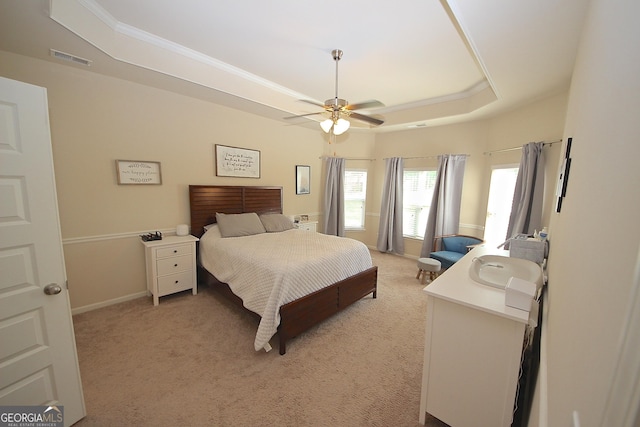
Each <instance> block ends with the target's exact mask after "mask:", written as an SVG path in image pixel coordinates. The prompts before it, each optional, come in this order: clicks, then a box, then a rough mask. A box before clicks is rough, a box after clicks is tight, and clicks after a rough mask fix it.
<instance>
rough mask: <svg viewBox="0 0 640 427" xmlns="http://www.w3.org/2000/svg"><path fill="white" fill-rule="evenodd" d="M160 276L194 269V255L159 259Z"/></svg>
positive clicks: (158, 269)
mask: <svg viewBox="0 0 640 427" xmlns="http://www.w3.org/2000/svg"><path fill="white" fill-rule="evenodd" d="M156 267H157V271H158V276H165V275H167V274H173V273H179V272H181V271H186V270H192V268H193V255H183V256H174V257H171V258H163V259H159V260H158V261H157V262H156Z"/></svg>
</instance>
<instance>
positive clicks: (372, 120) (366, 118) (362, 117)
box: [349, 113, 384, 126]
mask: <svg viewBox="0 0 640 427" xmlns="http://www.w3.org/2000/svg"><path fill="white" fill-rule="evenodd" d="M349 117H351V118H354V119H356V120H360V121H363V122H367V123H370V124H372V125H374V126H380V125H381V124H383V123H384V120H380V119H376V118H375V117H370V116H365V115H364V114H358V113H351V114H349Z"/></svg>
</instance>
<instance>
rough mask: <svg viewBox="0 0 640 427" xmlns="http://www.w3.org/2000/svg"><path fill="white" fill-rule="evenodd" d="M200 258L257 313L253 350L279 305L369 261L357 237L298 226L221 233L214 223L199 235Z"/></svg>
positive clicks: (263, 342) (268, 333)
mask: <svg viewBox="0 0 640 427" xmlns="http://www.w3.org/2000/svg"><path fill="white" fill-rule="evenodd" d="M200 262H201V264H202V266H203V267H204V268H206V269H207V270H208V271H209V272H210V273H211V274H213V275H214V276H215V277H216V278H217V279H218V280H219V281H221V282H224V283H227V284H229V286H230V288H231V290H232V291H233V293H234V294H236V295H237V296H239V297H240V298H242V301H243V304H244V306H245V307H246V308H248V309H249V310H251V311H253V312H255V313H257V314H259V315H260V316H261V317H262V319H261V321H260V325H259V326H258V332H257V333H256V339H255V342H254V347H255V349H256V351H257V350H260V349H262V348H265V349H268V348H270V347H269V340H270V339H271V337H273V335H274V334H275V333H276V332H277V328H278V325H279V324H280V306H281V305H283V304H286V303H288V302H291V301H293V300H295V299H298V298H300V297H302V296H305V295H308V294H310V293H311V292H314V291H316V290H318V289H321V288H324V287H326V286H329V285H331V284H333V283H335V282H338V281H340V280H343V279H346V278H347V277H350V276H353V275H354V274H356V273H359V272H361V271H364V270H366V269H368V268H370V267H371V266H372V261H371V254H370V253H369V249H368V248H367V247H366V246H365V245H364V244H363V243H361V242H359V241H357V240H353V239H348V238H344V237H336V236H328V235H325V234H320V233H314V232H310V231H304V230H297V229H293V230H287V231H283V232H279V233H263V234H256V235H253V236H243V237H226V238H222V237H220V233H219V231H218V230H217V229H216V228H213V229H211V230H209V231H208V232H206V233H205V234H204V235H203V236H202V238H201V240H200Z"/></svg>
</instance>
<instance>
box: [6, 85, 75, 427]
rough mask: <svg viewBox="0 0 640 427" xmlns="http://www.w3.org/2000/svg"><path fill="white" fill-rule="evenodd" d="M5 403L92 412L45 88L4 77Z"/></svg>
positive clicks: (68, 419) (70, 416) (67, 413)
mask: <svg viewBox="0 0 640 427" xmlns="http://www.w3.org/2000/svg"><path fill="white" fill-rule="evenodd" d="M0 272H1V273H0V406H5V405H6V406H8V405H11V406H14V405H20V406H30V405H51V406H54V405H56V406H63V407H64V421H65V425H71V424H73V423H75V422H77V421H78V420H79V419H80V418H82V417H84V416H85V415H86V412H85V407H84V400H83V396H82V384H81V383H80V371H79V368H78V358H77V354H76V343H75V338H74V335H73V323H72V321H71V309H70V304H69V294H68V291H67V287H66V274H65V269H64V259H63V253H62V240H61V233H60V223H59V218H58V204H57V199H56V188H55V182H54V175H53V157H52V152H51V136H50V133H49V114H48V104H47V92H46V89H44V88H41V87H37V86H32V85H29V84H25V83H21V82H16V81H14V80H9V79H5V78H1V77H0Z"/></svg>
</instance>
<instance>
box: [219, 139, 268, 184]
mask: <svg viewBox="0 0 640 427" xmlns="http://www.w3.org/2000/svg"><path fill="white" fill-rule="evenodd" d="M215 151H216V155H215V156H216V176H235V177H240V178H260V151H258V150H249V149H246V148H238V147H229V146H226V145H219V144H216V150H215Z"/></svg>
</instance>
